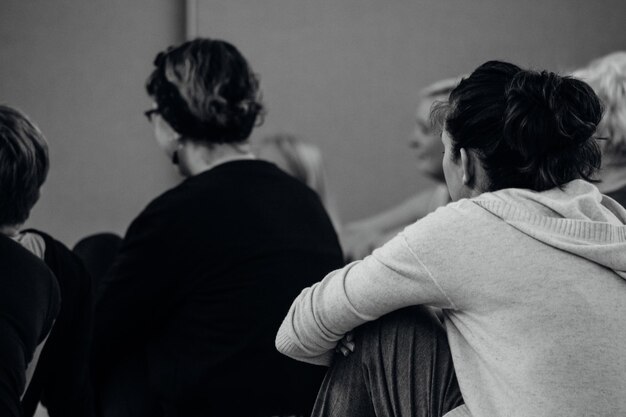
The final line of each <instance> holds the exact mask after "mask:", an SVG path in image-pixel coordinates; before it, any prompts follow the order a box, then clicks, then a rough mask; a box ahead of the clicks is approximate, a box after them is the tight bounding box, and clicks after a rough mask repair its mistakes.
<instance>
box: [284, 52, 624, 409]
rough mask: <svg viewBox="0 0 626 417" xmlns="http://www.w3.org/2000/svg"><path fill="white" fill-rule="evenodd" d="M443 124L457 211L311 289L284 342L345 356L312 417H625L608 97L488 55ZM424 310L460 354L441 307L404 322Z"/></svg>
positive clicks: (290, 349) (295, 351)
mask: <svg viewBox="0 0 626 417" xmlns="http://www.w3.org/2000/svg"><path fill="white" fill-rule="evenodd" d="M435 116H438V119H439V120H440V123H439V125H440V126H441V128H442V134H441V140H442V142H443V145H444V149H445V151H444V154H443V162H442V166H443V171H444V175H445V179H446V183H447V185H448V190H449V191H450V196H451V198H452V200H453V201H454V203H450V204H448V205H447V206H445V207H442V208H440V209H438V210H436V211H435V212H434V213H432V214H430V215H428V216H426V217H425V218H423V219H421V220H419V221H417V222H416V223H414V224H413V225H411V226H409V227H407V228H406V229H405V230H404V231H403V232H401V233H400V234H399V235H397V236H396V237H394V238H393V239H392V240H391V241H389V242H388V243H386V244H385V245H384V246H382V247H381V248H379V249H377V250H375V251H374V252H373V253H372V255H371V256H368V257H366V258H365V259H363V260H362V261H357V262H354V263H352V264H350V265H348V266H346V267H344V268H343V269H339V270H337V271H334V272H332V273H330V274H329V275H327V276H326V278H324V279H323V280H322V281H321V282H319V283H317V284H315V285H313V286H312V287H310V288H307V289H305V290H303V292H302V293H301V294H300V295H299V296H298V298H296V300H295V301H294V303H293V305H292V307H291V309H290V310H289V313H288V315H287V316H286V318H285V320H284V321H283V324H282V326H281V328H280V330H279V332H278V334H277V337H276V345H277V347H278V349H279V350H280V351H281V352H283V353H285V354H286V355H288V356H291V357H293V358H295V359H299V360H302V361H306V362H310V363H317V364H323V365H330V364H331V362H332V361H333V358H334V362H332V369H331V371H330V372H329V374H327V379H326V380H325V382H324V385H323V387H322V389H321V391H320V396H319V397H318V400H317V403H316V405H315V408H314V412H313V415H314V416H325V415H356V414H357V413H358V415H359V416H363V417H367V416H374V415H386V414H385V413H386V411H387V410H393V411H394V413H395V414H396V415H411V416H426V415H429V416H430V415H437V416H440V415H446V414H447V416H449V417H451V416H455V417H456V416H474V417H493V416H556V417H560V416H563V417H565V416H567V417H571V416H591V415H602V416H609V415H610V416H623V415H626V396H624V381H625V379H624V375H626V348H625V346H626V321H625V320H624V317H625V316H626V303H624V300H625V299H626V282H625V281H624V280H625V279H626V209H624V208H623V207H622V206H620V205H619V204H617V203H616V202H615V201H614V200H613V199H610V198H607V197H605V196H603V195H602V194H601V193H600V192H599V191H598V189H597V188H596V186H595V185H593V183H592V182H590V181H591V180H592V179H593V177H594V175H595V174H596V172H597V170H598V169H599V168H600V164H601V152H600V148H599V146H598V143H597V141H596V137H595V136H594V135H595V132H596V128H597V126H598V124H599V123H600V121H601V118H602V106H601V103H600V100H599V99H598V97H597V96H596V95H595V93H594V92H593V90H592V89H591V87H590V86H589V85H587V84H585V83H584V82H582V81H580V80H577V79H574V78H570V77H561V76H559V75H556V74H554V73H551V72H534V71H528V70H523V69H521V68H519V67H517V66H515V65H512V64H509V63H505V62H499V61H490V62H487V63H485V64H483V65H481V66H480V67H478V68H477V69H476V70H475V71H474V72H472V74H471V75H470V76H469V77H468V78H466V79H464V80H462V81H461V82H460V84H459V85H458V86H457V87H456V88H455V89H454V90H453V91H452V92H451V94H450V98H449V102H448V103H445V104H443V105H441V106H438V108H436V112H435ZM423 305H432V306H435V307H439V308H442V309H443V315H444V322H445V332H446V333H447V340H448V343H449V352H447V351H446V349H447V347H446V346H443V345H445V338H443V337H441V329H440V327H439V323H438V322H437V320H436V319H435V318H434V317H432V316H427V315H426V314H425V313H426V312H427V310H424V311H420V310H415V308H416V307H413V308H411V309H410V310H408V311H407V310H404V311H402V310H400V309H403V308H406V307H409V306H423ZM396 310H400V311H401V312H398V311H396ZM394 311H395V313H394V315H398V314H400V315H401V317H398V316H395V317H393V318H392V320H388V317H387V318H383V319H382V320H383V321H382V322H381V321H380V318H381V317H383V316H385V315H386V314H388V313H390V312H394ZM402 313H404V314H402ZM366 322H370V323H369V324H368V325H367V326H364V327H362V328H359V329H357V331H356V332H355V334H354V335H353V336H351V337H346V339H345V341H344V342H343V343H340V341H341V340H342V338H344V335H346V334H347V333H348V332H351V331H353V330H354V329H355V328H357V327H358V326H360V325H362V324H364V323H366ZM407 323H408V325H407ZM411 323H415V327H416V328H417V330H416V331H414V332H410V331H407V327H408V328H409V329H410V328H411ZM338 343H339V350H340V351H342V352H343V353H344V354H348V356H347V358H344V357H343V356H340V355H335V356H334V355H333V352H334V349H335V348H336V346H337V344H338ZM351 351H354V352H353V353H350V352H351ZM450 357H451V358H452V359H453V363H454V366H453V367H452V366H450ZM335 370H337V371H335ZM398 370H399V371H402V372H401V373H399V372H396V371H398ZM454 371H456V377H458V387H456V378H455V377H454ZM458 388H460V393H462V399H461V398H460V397H459V392H458ZM364 399H368V400H369V401H365V400H364ZM461 401H464V403H465V404H464V405H459V404H460V402H461ZM354 410H358V411H357V413H355V412H354Z"/></svg>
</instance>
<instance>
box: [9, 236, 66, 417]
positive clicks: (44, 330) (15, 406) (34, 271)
mask: <svg viewBox="0 0 626 417" xmlns="http://www.w3.org/2000/svg"><path fill="white" fill-rule="evenodd" d="M59 305H60V296H59V287H58V284H57V281H56V279H55V278H54V275H53V274H52V272H51V271H50V270H49V269H48V268H47V267H46V265H45V264H44V263H43V262H42V261H41V260H40V259H39V258H37V257H36V256H35V255H33V254H31V253H30V252H29V251H28V250H26V249H24V248H22V247H21V246H20V245H19V244H18V243H16V242H13V241H12V240H11V239H10V238H8V237H6V236H4V235H0V416H2V417H14V416H21V415H22V410H21V404H20V396H21V395H22V393H23V390H24V387H25V384H26V373H25V371H26V367H27V366H28V364H29V363H30V362H31V360H32V359H33V353H34V351H35V349H36V347H37V346H38V345H39V344H40V343H41V342H43V341H44V340H45V339H46V337H47V336H48V334H49V333H50V329H51V328H52V325H53V323H54V319H55V317H56V316H57V314H58V311H59Z"/></svg>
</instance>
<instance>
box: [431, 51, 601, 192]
mask: <svg viewBox="0 0 626 417" xmlns="http://www.w3.org/2000/svg"><path fill="white" fill-rule="evenodd" d="M434 112H435V113H436V114H437V113H438V114H440V115H441V116H440V117H435V119H438V120H440V122H442V123H443V128H445V130H446V131H447V132H448V134H449V135H450V137H451V139H452V157H453V158H458V155H459V153H460V149H461V148H465V149H468V150H472V151H474V152H475V154H476V155H477V156H478V158H479V159H480V161H481V165H482V166H483V168H484V169H485V172H486V174H487V178H488V184H483V185H482V186H483V187H484V188H486V190H487V191H496V190H499V189H503V188H527V189H531V190H535V191H544V190H547V189H550V188H554V187H562V186H563V185H565V184H566V183H568V182H569V181H572V180H574V179H579V178H582V179H585V180H588V181H593V180H592V176H593V175H594V174H595V173H596V172H597V170H598V169H599V168H600V163H601V156H600V149H599V146H598V144H597V141H596V138H595V137H594V133H595V132H596V128H597V125H598V123H599V122H600V120H601V118H602V105H601V103H600V100H599V99H598V97H597V96H596V94H595V93H594V92H593V90H592V88H591V87H590V86H589V85H587V84H586V83H584V82H582V81H580V80H577V79H574V78H571V77H562V76H559V75H557V74H555V73H552V72H546V71H543V72H536V71H529V70H523V69H521V68H519V67H517V66H516V65H513V64H509V63H506V62H500V61H489V62H487V63H485V64H483V65H481V66H479V67H478V68H477V69H476V70H475V71H474V72H472V74H471V75H470V76H469V77H468V78H465V79H463V80H462V81H461V82H460V83H459V85H458V86H457V87H456V88H455V89H454V90H453V91H452V93H451V94H450V100H449V102H448V103H447V104H445V105H442V106H438V107H437V108H436V109H434Z"/></svg>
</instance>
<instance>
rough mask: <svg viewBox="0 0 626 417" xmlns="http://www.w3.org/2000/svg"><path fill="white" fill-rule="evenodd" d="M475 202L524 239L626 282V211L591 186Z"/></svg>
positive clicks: (510, 193) (503, 193)
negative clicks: (586, 262) (610, 272)
mask: <svg viewBox="0 0 626 417" xmlns="http://www.w3.org/2000/svg"><path fill="white" fill-rule="evenodd" d="M471 201H472V202H473V203H474V204H476V205H478V206H480V207H482V208H483V209H485V210H486V211H488V212H490V213H491V214H493V215H495V216H497V217H499V218H500V219H502V220H503V221H505V222H506V223H507V224H509V225H510V226H512V227H514V228H516V229H517V230H519V231H521V232H522V233H525V234H527V235H528V236H531V237H533V238H535V239H537V240H539V241H541V242H543V243H545V244H547V245H550V246H553V247H555V248H558V249H561V250H564V251H567V252H570V253H572V254H575V255H577V256H581V257H584V258H586V259H588V260H590V261H593V262H596V263H598V264H601V265H603V266H605V267H607V268H610V269H612V270H614V271H615V272H616V273H617V274H618V275H620V276H621V277H622V278H624V279H626V210H625V209H624V208H623V207H622V206H620V205H619V204H618V203H617V202H615V201H614V200H613V199H611V198H609V197H606V196H604V195H602V194H601V193H600V192H599V191H598V189H597V188H596V187H595V186H594V185H593V184H590V183H588V182H586V181H583V180H574V181H572V182H570V183H568V184H566V185H565V186H564V187H563V189H559V188H554V189H551V190H548V191H543V192H536V191H532V190H525V189H506V190H500V191H496V192H493V193H485V194H482V195H480V196H478V197H476V198H474V199H472V200H471Z"/></svg>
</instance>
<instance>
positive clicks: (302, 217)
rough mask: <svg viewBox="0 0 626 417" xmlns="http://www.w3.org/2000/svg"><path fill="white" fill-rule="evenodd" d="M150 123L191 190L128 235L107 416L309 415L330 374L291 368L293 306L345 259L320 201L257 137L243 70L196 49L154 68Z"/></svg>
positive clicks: (229, 59)
mask: <svg viewBox="0 0 626 417" xmlns="http://www.w3.org/2000/svg"><path fill="white" fill-rule="evenodd" d="M155 67H156V68H155V69H154V71H153V73H152V74H151V76H150V77H149V79H148V84H147V90H148V93H149V95H150V96H151V97H152V98H153V100H154V107H153V108H152V109H151V110H149V111H148V112H146V115H147V116H148V117H149V119H150V120H151V122H152V124H153V126H154V129H155V136H156V139H157V142H158V143H159V145H160V146H161V147H162V148H163V150H164V151H165V153H166V155H167V156H168V158H170V159H171V160H172V162H173V163H174V164H175V165H176V166H177V168H178V170H179V171H180V173H181V174H182V175H183V176H185V177H186V179H185V180H184V181H183V182H182V183H181V184H180V185H178V186H177V187H175V188H173V189H171V190H169V191H167V192H166V193H164V194H163V195H161V196H159V197H158V198H156V199H155V200H154V201H152V202H151V203H150V204H149V205H148V206H147V208H146V209H145V210H144V211H143V212H142V213H141V214H140V215H139V216H138V217H137V218H136V219H135V220H134V221H133V222H132V224H131V225H130V227H129V229H128V231H127V233H126V236H125V237H124V240H123V243H122V247H121V249H120V252H119V253H118V256H117V259H116V260H115V262H114V265H113V267H112V268H111V269H110V270H109V273H108V274H107V276H106V277H105V279H104V282H103V285H102V287H101V288H100V289H99V295H98V300H97V306H96V325H95V340H94V349H95V351H94V352H95V357H94V364H95V369H96V372H95V378H96V379H95V380H96V392H97V395H98V404H99V410H100V412H101V414H102V415H103V416H105V417H106V416H116V417H124V416H151V417H152V416H157V417H158V416H187V417H194V416H242V415H246V416H271V415H294V414H299V415H302V414H308V413H309V412H310V409H311V407H312V404H313V401H314V399H315V396H316V394H317V390H318V389H319V385H320V383H321V380H322V378H323V373H324V369H323V368H321V367H316V366H311V365H307V364H303V363H297V362H293V361H289V360H288V359H286V358H282V357H281V355H280V354H279V353H278V352H276V350H275V348H274V335H275V333H276V331H277V330H278V327H279V326H280V323H281V320H282V317H284V315H285V314H286V312H287V310H288V308H289V305H290V303H291V301H292V300H293V298H295V296H297V294H298V293H299V292H300V291H301V289H302V288H304V287H306V286H308V285H310V284H311V283H312V282H314V281H315V280H316V279H318V277H319V276H320V274H324V273H325V272H328V271H330V270H331V269H333V268H336V267H338V266H341V265H342V263H343V261H342V253H341V248H340V246H339V242H338V239H337V235H336V233H335V231H334V229H333V226H332V224H331V221H330V219H329V217H328V215H327V213H326V211H325V209H324V207H323V205H322V203H321V202H320V199H319V197H318V196H317V195H316V194H315V193H314V192H313V191H312V190H311V189H310V188H308V187H307V186H306V185H304V184H303V183H302V182H300V181H298V180H296V179H294V178H292V177H291V176H289V175H288V174H286V173H284V172H283V171H281V170H280V169H279V168H278V167H276V166H275V165H274V164H271V163H269V162H264V161H260V160H256V159H255V158H254V156H253V155H252V154H251V153H250V148H249V144H248V141H247V139H248V137H249V135H250V133H251V131H252V128H253V127H254V125H255V124H256V122H257V120H258V117H259V116H260V114H261V112H262V105H261V103H260V99H259V89H258V82H257V79H256V77H255V76H254V75H253V73H252V71H251V69H250V67H249V66H248V63H247V62H246V60H245V58H244V57H243V56H241V54H240V53H239V51H238V50H237V49H236V48H235V47H234V46H232V45H230V44H229V43H227V42H224V41H219V40H211V39H196V40H194V41H189V42H186V43H184V44H182V45H180V46H178V47H176V48H173V49H168V50H167V51H166V52H164V53H161V54H159V55H158V56H157V59H156V61H155Z"/></svg>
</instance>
